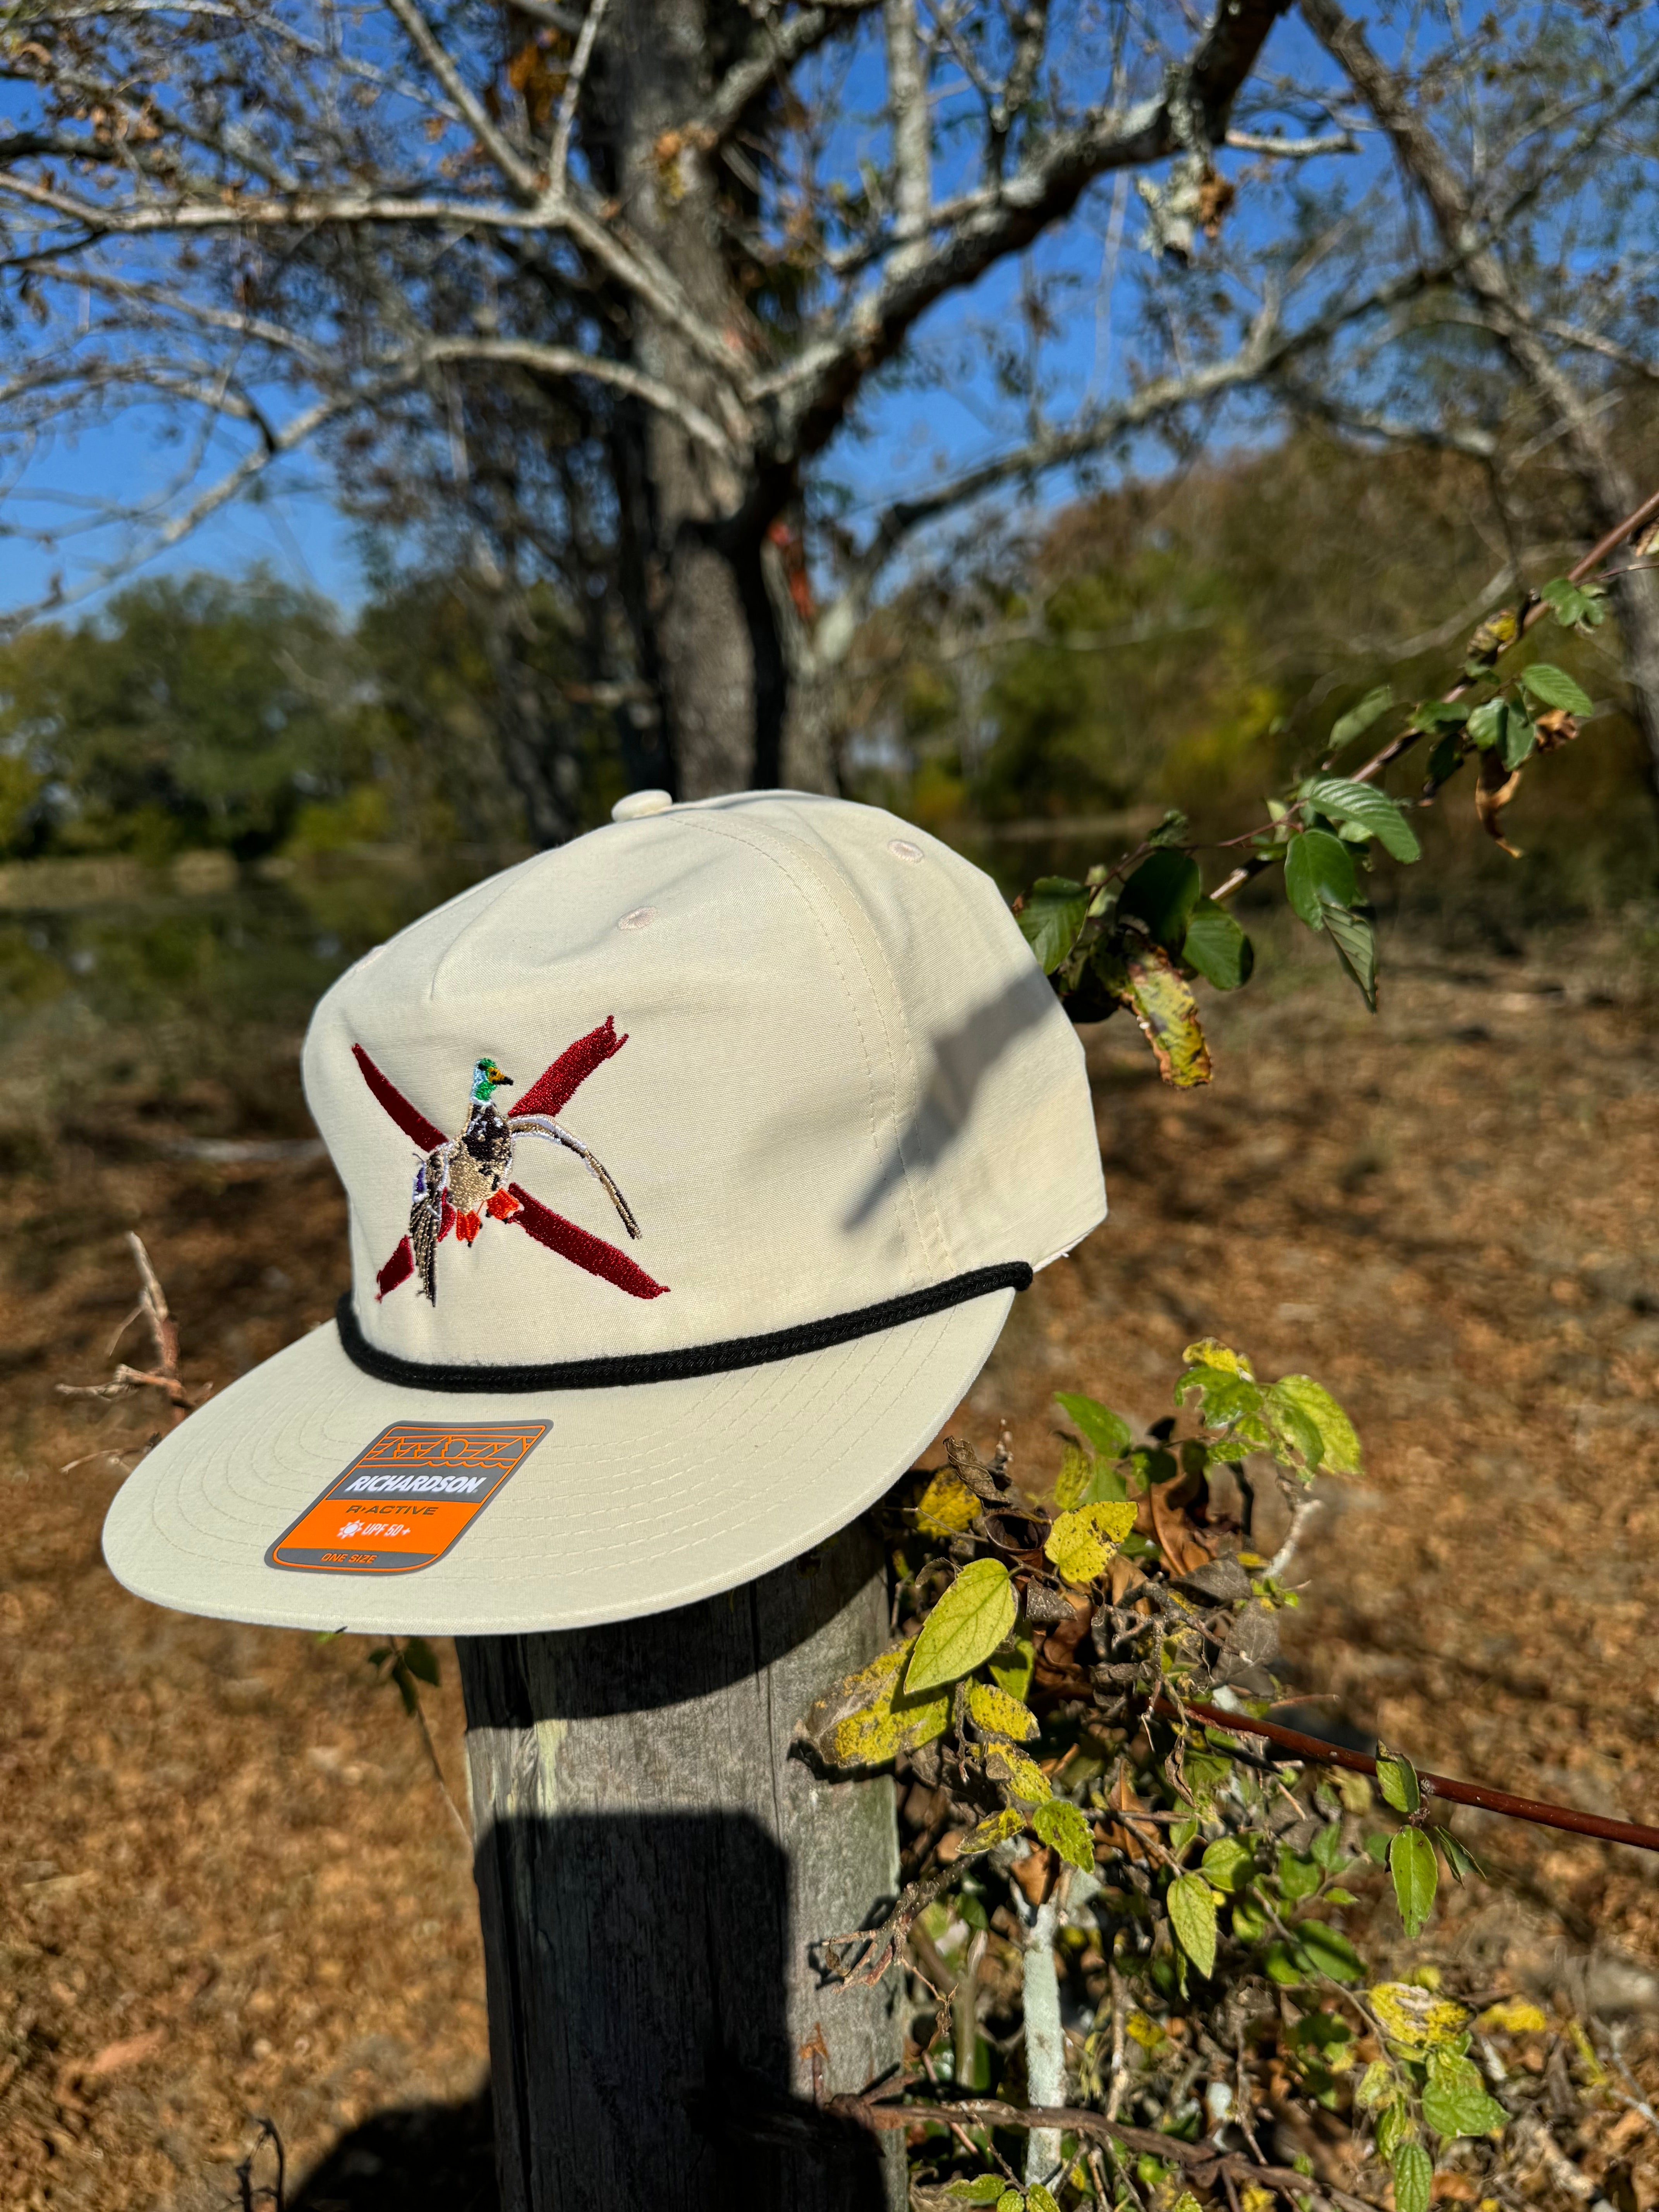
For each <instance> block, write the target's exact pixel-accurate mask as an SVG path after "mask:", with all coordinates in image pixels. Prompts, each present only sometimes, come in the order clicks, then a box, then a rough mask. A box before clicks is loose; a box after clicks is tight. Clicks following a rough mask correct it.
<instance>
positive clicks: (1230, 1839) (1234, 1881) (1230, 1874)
mask: <svg viewBox="0 0 1659 2212" xmlns="http://www.w3.org/2000/svg"><path fill="white" fill-rule="evenodd" d="M1200 1865H1201V1866H1202V1868H1203V1869H1204V1875H1205V1879H1206V1881H1209V1882H1210V1883H1211V1884H1212V1887H1215V1888H1217V1889H1225V1890H1227V1891H1229V1892H1237V1891H1238V1890H1241V1889H1243V1888H1244V1887H1246V1885H1247V1884H1248V1883H1249V1881H1250V1880H1251V1878H1252V1876H1253V1875H1255V1856H1254V1854H1253V1853H1252V1852H1251V1850H1250V1847H1249V1844H1247V1843H1244V1842H1243V1841H1242V1840H1241V1839H1240V1838H1238V1837H1237V1836H1218V1837H1217V1838H1216V1840H1215V1841H1214V1843H1212V1844H1206V1845H1205V1847H1204V1857H1203V1858H1202V1859H1201V1860H1200Z"/></svg>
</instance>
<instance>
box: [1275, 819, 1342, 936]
mask: <svg viewBox="0 0 1659 2212" xmlns="http://www.w3.org/2000/svg"><path fill="white" fill-rule="evenodd" d="M1358 889H1359V884H1358V878H1357V877H1356V876H1355V874H1354V872H1353V857H1352V854H1350V852H1349V850H1348V848H1347V847H1346V845H1345V844H1344V843H1343V842H1342V840H1341V839H1340V837H1333V836H1332V835H1331V833H1330V831H1329V830H1328V829H1304V831H1303V832H1302V834H1301V835H1300V836H1297V837H1292V838H1291V842H1290V844H1289V846H1288V847H1287V848H1286V850H1285V896H1286V897H1287V898H1288V899H1289V900H1290V902H1291V910H1292V911H1293V912H1294V913H1295V914H1296V915H1297V918H1298V919H1299V920H1300V921H1305V922H1306V923H1307V925H1308V927H1309V928H1310V929H1322V928H1323V927H1325V917H1326V915H1327V914H1328V912H1329V910H1330V908H1332V907H1347V906H1352V904H1353V902H1354V899H1355V897H1356V896H1357V895H1358Z"/></svg>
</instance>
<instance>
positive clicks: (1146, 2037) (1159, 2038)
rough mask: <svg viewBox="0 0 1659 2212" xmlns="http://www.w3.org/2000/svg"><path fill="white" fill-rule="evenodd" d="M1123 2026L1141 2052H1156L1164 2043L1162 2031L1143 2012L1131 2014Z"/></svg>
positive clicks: (1155, 2022)
mask: <svg viewBox="0 0 1659 2212" xmlns="http://www.w3.org/2000/svg"><path fill="white" fill-rule="evenodd" d="M1124 2026H1125V2027H1127V2030H1128V2032H1129V2033H1130V2034H1131V2035H1132V2036H1133V2038H1134V2039H1135V2041H1136V2042H1137V2043H1138V2044H1139V2045H1140V2047H1141V2049H1142V2050H1143V2051H1156V2050H1157V2049H1158V2045H1159V2044H1160V2043H1162V2042H1163V2041H1164V2030H1163V2029H1162V2028H1161V2027H1159V2026H1158V2022H1157V2021H1155V2020H1149V2019H1148V2018H1147V2016H1146V2014H1145V2013H1144V2012H1132V2013H1131V2014H1130V2015H1129V2017H1128V2019H1127V2021H1125V2022H1124Z"/></svg>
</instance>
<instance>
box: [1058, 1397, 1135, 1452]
mask: <svg viewBox="0 0 1659 2212" xmlns="http://www.w3.org/2000/svg"><path fill="white" fill-rule="evenodd" d="M1054 1403H1055V1404H1056V1405H1057V1406H1058V1407H1060V1411H1061V1412H1062V1413H1064V1414H1065V1416H1066V1419H1067V1420H1068V1421H1070V1422H1071V1424H1072V1425H1073V1428H1075V1429H1076V1431H1077V1432H1078V1434H1079V1436H1080V1437H1082V1438H1083V1441H1084V1442H1085V1443H1086V1444H1088V1445H1090V1446H1091V1448H1092V1449H1094V1450H1096V1451H1097V1452H1098V1453H1099V1454H1100V1456H1101V1457H1102V1458H1103V1459H1119V1458H1121V1456H1122V1455H1123V1454H1124V1453H1125V1452H1126V1451H1127V1450H1128V1449H1129V1446H1130V1445H1131V1443H1133V1441H1134V1437H1133V1431H1131V1429H1130V1427H1129V1424H1128V1423H1127V1421H1126V1420H1125V1419H1124V1418H1123V1416H1122V1414H1121V1413H1114V1412H1113V1411H1112V1409H1111V1407H1109V1406H1103V1405H1102V1404H1101V1402H1100V1401H1099V1399H1098V1398H1085V1397H1083V1396H1081V1395H1079V1393H1078V1392H1076V1391H1073V1390H1056V1391H1055V1393H1054Z"/></svg>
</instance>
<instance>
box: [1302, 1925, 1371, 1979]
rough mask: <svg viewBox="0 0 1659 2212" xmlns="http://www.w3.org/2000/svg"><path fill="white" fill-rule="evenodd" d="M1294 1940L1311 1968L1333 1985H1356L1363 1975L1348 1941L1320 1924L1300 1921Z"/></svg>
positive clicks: (1358, 1958) (1333, 1930) (1337, 1932)
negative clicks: (1315, 1969) (1341, 1983)
mask: <svg viewBox="0 0 1659 2212" xmlns="http://www.w3.org/2000/svg"><path fill="white" fill-rule="evenodd" d="M1296 1940H1297V1944H1298V1945H1299V1946H1300V1948H1301V1949H1302V1951H1303V1953H1304V1956H1305V1957H1306V1958H1307V1960H1309V1962H1310V1965H1311V1966H1315V1967H1316V1968H1317V1969H1318V1971H1319V1972H1321V1973H1322V1974H1325V1975H1328V1977H1329V1978H1330V1979H1331V1980H1332V1981H1334V1982H1357V1981H1358V1979H1359V1978H1360V1976H1361V1975H1362V1974H1363V1973H1364V1971H1365V1969H1364V1964H1363V1963H1362V1961H1361V1960H1360V1956H1359V1954H1358V1951H1356V1950H1355V1949H1354V1948H1353V1945H1352V1943H1350V1942H1349V1941H1348V1939H1347V1937H1346V1936H1344V1935H1343V1934H1342V1933H1341V1931H1340V1929H1335V1928H1328V1927H1327V1926H1326V1924H1325V1923H1324V1922H1323V1921H1322V1920H1299V1921H1298V1922H1297V1927H1296Z"/></svg>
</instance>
